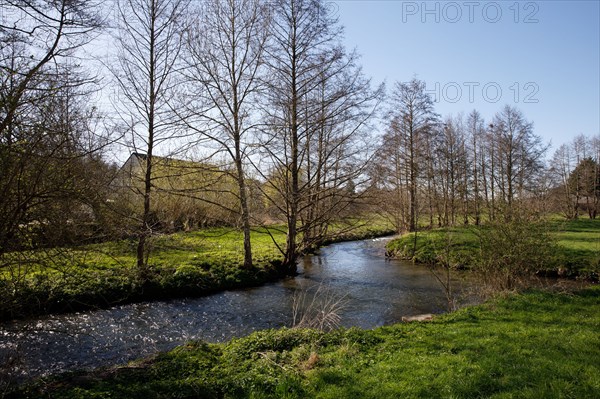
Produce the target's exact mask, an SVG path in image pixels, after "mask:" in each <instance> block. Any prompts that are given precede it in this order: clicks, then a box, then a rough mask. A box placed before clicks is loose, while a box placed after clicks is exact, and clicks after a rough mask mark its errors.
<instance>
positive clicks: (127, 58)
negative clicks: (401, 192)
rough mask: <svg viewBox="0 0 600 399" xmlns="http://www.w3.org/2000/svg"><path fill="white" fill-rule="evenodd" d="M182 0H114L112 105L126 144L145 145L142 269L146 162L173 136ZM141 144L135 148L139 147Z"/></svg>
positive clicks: (142, 243)
mask: <svg viewBox="0 0 600 399" xmlns="http://www.w3.org/2000/svg"><path fill="white" fill-rule="evenodd" d="M188 4H189V1H188V0H120V1H119V3H118V7H117V8H118V10H117V12H118V20H119V26H118V32H117V35H116V43H117V45H118V62H117V63H116V64H115V65H112V66H111V67H110V68H111V71H112V73H113V75H114V77H115V80H116V83H117V87H118V90H119V101H120V102H119V103H118V104H117V108H118V110H119V113H120V115H121V118H122V121H123V123H124V124H125V127H126V130H127V131H130V132H131V133H132V145H133V148H134V150H135V151H136V152H137V149H138V148H141V149H143V150H145V170H144V184H143V189H142V192H141V193H140V194H141V195H142V196H143V198H144V208H143V212H142V215H141V226H140V230H139V232H138V246H137V268H138V273H139V277H140V279H141V280H142V281H143V280H144V279H145V278H146V274H147V257H146V255H147V254H146V249H147V248H146V242H147V239H148V237H150V236H151V234H152V230H153V223H152V220H151V207H150V198H151V195H150V194H151V191H152V180H153V176H152V166H153V156H154V151H155V149H156V147H157V146H159V145H160V144H163V143H164V142H165V141H167V140H170V139H173V137H174V135H175V130H174V129H175V126H176V125H175V121H176V118H175V115H174V113H173V112H172V109H171V104H172V101H173V96H174V94H175V88H176V87H177V84H178V80H177V77H176V72H177V66H178V62H179V55H180V53H181V48H182V40H181V33H182V26H181V25H180V21H181V20H182V18H183V15H184V13H185V12H186V8H187V5H188ZM140 146H141V147H140Z"/></svg>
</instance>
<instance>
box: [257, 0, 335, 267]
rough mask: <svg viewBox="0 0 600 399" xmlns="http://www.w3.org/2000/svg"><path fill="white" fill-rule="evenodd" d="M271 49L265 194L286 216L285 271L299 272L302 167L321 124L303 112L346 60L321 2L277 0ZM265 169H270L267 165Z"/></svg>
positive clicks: (265, 139)
mask: <svg viewBox="0 0 600 399" xmlns="http://www.w3.org/2000/svg"><path fill="white" fill-rule="evenodd" d="M271 10H272V12H273V20H272V23H271V25H270V26H271V29H270V43H269V46H268V50H267V57H266V63H267V66H268V72H267V73H268V75H269V79H268V81H267V83H268V90H267V94H268V100H267V103H268V106H267V107H266V109H265V116H266V118H267V122H268V124H269V128H268V129H265V131H264V135H263V138H262V141H263V142H262V146H261V149H262V151H263V157H264V158H266V159H265V161H266V160H267V159H268V162H265V163H266V164H267V166H268V167H266V166H265V167H266V168H267V171H265V167H263V168H261V167H259V168H258V170H261V169H262V171H261V172H260V173H261V174H262V175H263V177H264V178H265V179H266V181H267V187H266V190H265V195H266V196H267V197H268V199H269V201H270V202H271V203H272V204H273V205H274V206H275V207H276V208H277V209H278V210H279V212H280V213H281V214H282V215H283V217H284V218H285V221H286V225H287V239H286V246H285V249H282V252H283V254H284V262H283V268H284V270H285V271H286V272H287V273H295V271H296V260H297V257H298V255H299V254H300V253H301V249H300V248H298V225H299V221H300V220H299V218H300V210H301V199H302V192H301V185H302V181H301V180H302V178H303V177H302V173H303V170H302V166H303V160H304V159H305V157H306V155H307V154H306V152H305V149H306V145H305V144H303V143H305V142H306V140H307V135H308V134H309V132H310V131H311V130H312V129H313V127H314V124H315V122H316V121H314V120H312V118H307V114H305V113H303V110H302V106H303V104H305V103H307V101H309V97H310V96H311V94H312V93H314V92H315V90H317V89H318V87H319V85H320V83H321V81H322V79H323V76H322V72H325V73H331V72H332V71H334V70H335V68H334V67H333V65H334V64H335V63H336V62H337V61H338V60H340V59H341V58H342V56H343V52H342V51H341V47H340V45H339V41H340V34H341V29H340V28H339V27H338V25H337V20H336V19H334V18H332V16H330V15H328V14H327V12H326V8H325V5H324V2H323V1H321V0H276V1H274V2H272V3H271ZM263 165H264V164H263ZM280 199H283V202H279V200H280Z"/></svg>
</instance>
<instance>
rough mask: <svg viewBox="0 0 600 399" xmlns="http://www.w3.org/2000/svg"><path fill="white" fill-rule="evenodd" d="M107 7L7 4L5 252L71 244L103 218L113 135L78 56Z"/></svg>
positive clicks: (1, 54) (1, 44)
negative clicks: (104, 126)
mask: <svg viewBox="0 0 600 399" xmlns="http://www.w3.org/2000/svg"><path fill="white" fill-rule="evenodd" d="M97 7H98V5H97V4H94V3H93V2H89V1H75V0H69V1H67V0H64V1H44V0H37V1H1V2H0V8H1V10H2V13H1V14H0V254H2V253H5V252H7V251H11V250H15V249H23V248H28V247H30V246H31V245H37V244H43V245H52V244H53V243H57V242H61V241H62V242H65V241H66V242H67V243H69V241H70V239H74V237H77V236H80V235H81V234H80V233H82V232H81V231H76V230H78V229H80V228H81V227H82V226H85V225H86V222H89V221H90V220H91V219H94V218H101V217H102V215H101V214H100V213H101V212H100V204H101V202H102V200H101V197H102V195H101V194H100V192H101V191H102V187H105V184H103V183H105V179H106V176H107V174H108V173H106V172H107V166H106V164H104V162H102V159H101V156H100V150H101V149H102V147H103V145H104V144H106V141H105V140H103V139H102V138H101V137H99V136H98V135H97V132H96V128H97V126H96V123H97V121H98V120H97V118H96V116H97V113H96V111H95V110H94V108H92V107H90V106H89V105H88V104H87V102H86V101H85V99H86V98H87V97H88V96H89V95H90V92H92V91H93V90H95V89H96V85H95V82H94V79H93V77H90V76H89V75H88V74H86V71H85V70H83V69H82V68H80V67H79V65H78V62H77V61H76V60H77V58H76V56H77V54H78V51H79V50H80V49H81V48H82V47H83V46H85V45H86V44H87V43H88V41H89V40H90V39H91V38H92V33H93V32H94V31H95V30H96V29H98V28H100V27H101V25H102V22H101V20H100V19H99V18H98V14H97V10H98V8H97ZM75 222H77V223H75ZM88 233H89V232H88ZM84 235H87V233H86V234H84Z"/></svg>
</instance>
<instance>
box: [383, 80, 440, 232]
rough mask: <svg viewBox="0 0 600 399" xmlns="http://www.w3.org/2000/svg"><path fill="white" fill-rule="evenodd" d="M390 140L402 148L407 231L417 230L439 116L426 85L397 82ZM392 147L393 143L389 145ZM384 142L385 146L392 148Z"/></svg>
mask: <svg viewBox="0 0 600 399" xmlns="http://www.w3.org/2000/svg"><path fill="white" fill-rule="evenodd" d="M390 117H391V121H390V132H391V133H392V134H391V135H388V136H387V137H388V139H389V138H390V137H394V136H397V137H398V140H396V142H397V144H401V145H402V146H403V149H402V152H403V155H404V158H405V159H404V160H403V163H404V168H403V169H404V170H405V177H404V178H405V182H406V184H407V188H408V198H409V204H408V206H409V212H408V215H409V216H408V230H409V231H416V229H417V220H418V211H419V199H418V198H419V181H420V179H422V178H423V176H424V173H423V172H424V171H423V168H422V165H423V164H424V163H425V162H423V161H424V160H425V153H426V149H427V148H426V145H427V143H428V140H427V137H428V136H429V135H431V134H432V133H433V130H434V128H435V126H436V124H437V123H438V122H437V115H436V114H435V112H434V110H433V100H432V99H431V97H430V96H429V95H428V94H427V93H426V92H425V83H424V82H422V81H420V80H418V79H416V78H414V79H412V80H411V81H410V82H407V83H400V82H398V83H396V85H395V87H394V92H393V93H392V99H391V114H390ZM390 144H391V143H390ZM390 144H388V143H387V142H386V141H384V143H383V145H384V146H388V145H390Z"/></svg>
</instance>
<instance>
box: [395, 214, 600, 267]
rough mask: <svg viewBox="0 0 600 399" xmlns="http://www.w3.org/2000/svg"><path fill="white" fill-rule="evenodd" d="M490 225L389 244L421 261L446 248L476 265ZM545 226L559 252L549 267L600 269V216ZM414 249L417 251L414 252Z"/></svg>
mask: <svg viewBox="0 0 600 399" xmlns="http://www.w3.org/2000/svg"><path fill="white" fill-rule="evenodd" d="M485 229H487V227H486V226H482V227H476V226H464V227H452V228H445V229H435V230H429V231H422V232H418V233H417V238H416V247H415V245H414V244H415V237H414V234H406V235H404V236H402V237H400V238H398V239H396V240H393V241H392V242H390V243H389V244H388V247H387V250H388V253H389V254H391V255H392V256H397V257H401V258H412V259H414V260H415V261H416V262H419V263H436V260H437V259H438V257H439V255H440V254H441V253H443V252H444V251H446V252H447V253H449V255H450V258H451V264H452V265H454V266H457V267H466V268H469V267H472V266H473V265H474V264H475V262H476V261H477V257H478V252H479V248H480V246H479V244H480V242H479V232H481V231H484V230H485ZM544 229H546V231H547V232H548V233H549V236H550V238H551V239H552V240H553V241H554V243H555V244H556V254H555V257H554V259H553V260H552V262H551V263H550V264H548V265H547V269H546V270H545V271H547V272H552V271H557V270H559V269H564V270H565V273H566V274H567V275H572V276H582V277H593V276H596V278H597V276H598V273H599V272H600V219H596V220H590V219H578V220H569V221H566V220H564V219H559V218H553V219H551V220H548V221H546V222H545V223H544ZM413 249H414V252H413Z"/></svg>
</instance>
